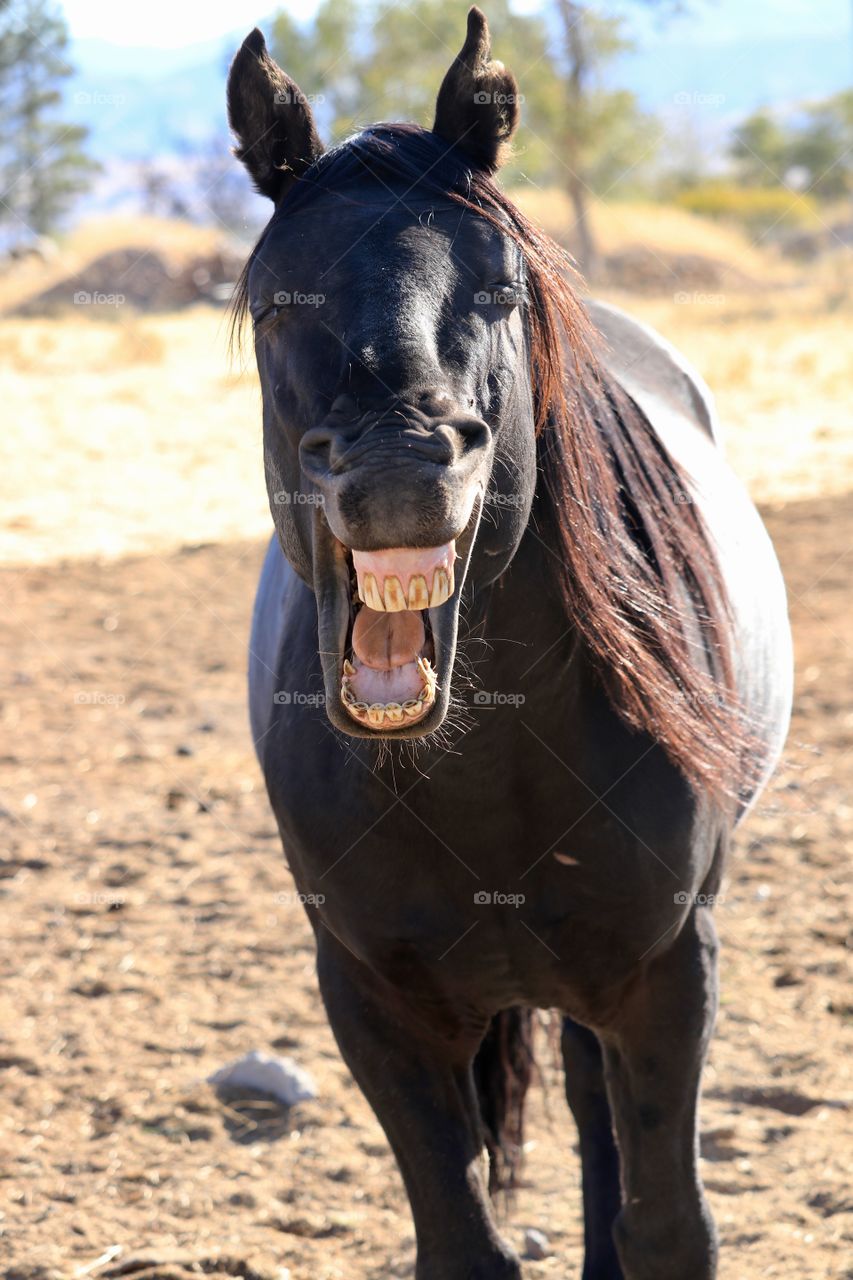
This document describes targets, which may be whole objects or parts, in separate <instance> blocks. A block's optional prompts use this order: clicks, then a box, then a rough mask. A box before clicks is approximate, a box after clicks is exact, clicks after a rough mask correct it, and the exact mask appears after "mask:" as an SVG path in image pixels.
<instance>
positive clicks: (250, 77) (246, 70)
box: [228, 27, 323, 201]
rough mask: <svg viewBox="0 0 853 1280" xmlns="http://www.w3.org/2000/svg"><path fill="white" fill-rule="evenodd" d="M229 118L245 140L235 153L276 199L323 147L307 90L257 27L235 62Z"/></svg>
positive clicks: (230, 77)
mask: <svg viewBox="0 0 853 1280" xmlns="http://www.w3.org/2000/svg"><path fill="white" fill-rule="evenodd" d="M228 123H229V124H230V125H231V128H232V130H233V132H234V134H235V135H236V137H237V140H238V142H239V144H240V145H239V146H238V147H235V148H234V154H235V156H236V157H237V159H238V160H242V162H243V164H244V165H245V166H246V168H247V169H248V171H249V175H250V177H251V178H252V181H253V182H254V184H255V187H256V189H257V190H258V191H259V192H260V193H261V195H263V196H269V198H270V199H271V200H276V201H277V200H279V199H280V197H281V196H282V195H283V194H284V192H285V191H286V190H287V189H288V188H289V187H290V186H291V185H292V183H293V182H294V181H295V179H296V178H298V177H299V176H300V175H301V174H302V173H304V172H305V170H306V169H307V168H308V167H309V165H311V164H313V163H314V161H315V160H316V159H317V157H318V156H319V155H322V152H323V144H322V143H321V141H320V139H319V137H318V134H317V129H316V127H315V124H314V117H313V115H312V114H311V108H310V107H309V105H308V102H307V100H306V98H305V95H304V94H303V93H302V92H301V90H300V89H299V87H298V86H297V85H295V84H294V82H293V81H292V80H291V79H290V76H287V75H285V73H284V72H283V71H282V69H281V67H279V66H278V65H277V64H276V63H275V62H274V61H273V59H272V58H271V57H270V55H269V53H268V52H267V46H266V44H265V43H264V37H263V35H262V34H261V32H260V31H259V30H258V28H257V27H255V30H254V31H252V32H251V33H250V34H249V35H248V36H246V39H245V40H244V41H243V43H242V45H241V46H240V49H239V50H238V52H237V55H236V57H235V58H234V61H233V62H232V63H231V70H230V72H229V73H228Z"/></svg>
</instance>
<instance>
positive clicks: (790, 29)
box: [62, 0, 851, 49]
mask: <svg viewBox="0 0 853 1280" xmlns="http://www.w3.org/2000/svg"><path fill="white" fill-rule="evenodd" d="M317 2H318V0H285V2H284V3H276V0H272V3H265V0H204V3H203V4H176V3H175V0H145V3H143V4H116V3H111V2H110V0H64V4H63V6H62V7H63V9H64V11H65V16H66V19H67V22H68V25H69V28H70V30H71V35H72V38H74V39H89V38H93V37H97V38H99V39H101V40H105V41H108V42H109V43H111V44H120V45H133V46H154V47H160V48H172V49H179V48H182V47H184V46H186V45H192V44H197V43H200V42H202V41H206V40H214V39H219V38H222V37H225V36H227V35H230V34H232V33H233V32H241V31H243V30H244V29H245V30H249V29H251V27H253V26H255V25H256V24H257V23H259V22H262V21H263V20H264V19H265V18H266V17H267V16H268V15H269V14H270V13H271V12H274V11H276V10H277V9H279V8H285V9H288V10H289V11H290V12H291V13H293V14H294V15H295V16H297V17H299V18H306V17H308V16H310V14H311V13H312V12H313V10H314V8H316V4H317ZM483 7H484V9H485V11H486V14H487V16H488V0H483ZM537 7H538V6H537V4H536V3H535V2H534V0H519V2H518V8H519V9H524V10H535V9H536V8H537ZM604 7H605V8H606V9H610V10H612V9H613V7H614V6H613V5H605V6H604ZM626 7H627V6H626ZM462 8H467V4H466V0H460V9H462ZM850 15H851V0H747V2H746V3H745V2H744V0H690V3H689V6H688V12H686V13H685V14H684V16H682V17H679V18H676V19H675V20H674V21H671V22H668V23H667V26H666V28H665V30H664V32H663V33H661V32H660V31H657V30H656V35H657V38H658V39H660V38H661V34H663V36H664V38H671V39H677V38H679V37H683V36H684V35H685V34H687V32H688V30H689V33H690V35H691V36H693V37H696V38H703V39H709V40H724V39H729V38H737V39H743V38H760V37H762V36H763V35H772V36H777V37H778V36H799V35H807V34H818V33H824V34H825V33H827V32H832V33H836V34H838V36H839V37H840V38H843V36H844V33H846V32H849V30H850Z"/></svg>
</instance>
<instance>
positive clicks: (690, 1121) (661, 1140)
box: [604, 907, 717, 1280]
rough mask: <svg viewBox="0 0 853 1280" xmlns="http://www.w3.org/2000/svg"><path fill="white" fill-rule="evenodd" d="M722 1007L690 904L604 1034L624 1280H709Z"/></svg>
mask: <svg viewBox="0 0 853 1280" xmlns="http://www.w3.org/2000/svg"><path fill="white" fill-rule="evenodd" d="M716 1007H717V937H716V930H715V928H714V922H713V920H712V918H711V915H710V912H709V911H708V910H707V909H706V908H697V907H694V908H693V911H692V912H691V914H690V916H689V918H688V919H687V921H686V922H685V924H684V926H683V928H682V930H681V933H680V934H679V936H678V938H677V940H676V941H675V943H674V944H673V946H672V947H671V948H670V949H669V950H668V951H667V952H666V953H665V954H664V955H662V956H660V957H658V958H656V959H655V960H654V961H653V962H652V963H651V964H650V965H649V967H648V968H647V969H646V970H645V972H644V974H643V976H642V978H641V979H640V980H638V981H637V983H636V984H635V985H634V987H633V988H632V990H631V993H630V995H629V997H628V999H627V1000H626V1001H625V1002H624V1003H623V1005H622V1007H621V1009H620V1013H619V1017H618V1020H617V1022H616V1024H615V1025H614V1026H612V1027H611V1028H609V1029H608V1031H607V1033H606V1035H605V1037H604V1059H605V1072H606V1079H607V1088H608V1093H609V1096H610V1104H611V1109H612V1112H613V1119H614V1124H615V1128H616V1136H617V1141H618V1144H619V1151H620V1155H621V1165H622V1183H623V1193H624V1194H623V1198H624V1205H623V1208H622V1209H621V1210H620V1212H619V1214H618V1216H617V1218H616V1224H615V1227H614V1238H615V1241H616V1247H617V1250H618V1253H619V1258H620V1260H621V1263H622V1269H623V1271H624V1273H625V1278H626V1280H713V1277H714V1276H715V1275H716V1270H717V1242H716V1233H715V1230H714V1222H713V1219H712V1217H711V1214H710V1211H709V1209H708V1205H707V1202H706V1200H705V1196H704V1193H703V1191H702V1184H701V1182H700V1180H699V1172H698V1154H699V1152H698V1130H697V1111H698V1101H699V1089H700V1079H701V1074H702V1067H703V1064H704V1060H705V1054H706V1052H707V1048H708V1042H709V1039H710V1036H711V1031H712V1028H713V1023H714V1017H715V1014H716Z"/></svg>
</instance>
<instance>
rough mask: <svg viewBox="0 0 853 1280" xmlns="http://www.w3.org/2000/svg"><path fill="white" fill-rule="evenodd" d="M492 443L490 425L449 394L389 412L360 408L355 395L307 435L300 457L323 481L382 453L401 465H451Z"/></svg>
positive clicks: (339, 401) (388, 408)
mask: <svg viewBox="0 0 853 1280" xmlns="http://www.w3.org/2000/svg"><path fill="white" fill-rule="evenodd" d="M490 441H491V431H490V429H489V427H488V425H487V424H486V423H485V422H484V421H483V420H482V419H481V418H478V417H476V415H474V414H467V413H463V412H460V411H459V409H458V407H457V406H455V405H454V404H453V401H452V400H451V398H450V397H449V396H445V395H442V394H438V395H435V396H430V397H426V396H425V397H423V398H421V399H420V401H419V403H418V404H417V405H416V406H415V405H408V404H407V405H400V404H397V405H393V406H387V405H386V407H385V411H384V412H383V411H382V410H379V409H378V410H373V411H371V410H370V409H369V408H367V409H365V406H364V404H363V403H361V402H359V404H358V406H357V407H356V404H355V402H354V401H353V400H352V397H350V396H339V397H338V398H337V399H336V400H335V402H334V404H333V405H332V409H331V412H330V413H329V415H328V417H327V418H326V419H325V421H324V422H322V423H320V424H319V425H318V426H316V427H312V428H311V429H310V430H308V431H306V432H305V434H304V435H303V437H302V441H301V443H300V447H299V456H300V462H301V464H302V468H303V470H304V471H305V472H306V473H307V474H308V475H310V476H311V477H312V479H314V480H316V481H320V480H322V479H323V478H330V477H332V476H339V475H342V474H344V473H345V472H347V471H350V470H352V469H354V468H355V467H358V466H359V465H360V464H361V463H362V462H364V461H365V460H366V459H368V460H371V461H375V460H378V459H379V457H380V456H381V455H385V457H386V459H387V460H388V461H393V462H394V463H395V464H403V463H405V462H406V461H409V462H426V463H432V464H433V465H434V466H438V467H451V466H453V465H454V464H456V463H460V462H462V461H464V460H465V458H466V455H468V454H470V453H471V452H473V451H476V450H481V449H485V448H486V447H487V446H488V445H489V443H490Z"/></svg>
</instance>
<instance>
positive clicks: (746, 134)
mask: <svg viewBox="0 0 853 1280" xmlns="http://www.w3.org/2000/svg"><path fill="white" fill-rule="evenodd" d="M788 146H789V138H788V135H787V134H786V132H785V130H784V129H783V128H782V126H781V125H780V124H779V123H777V121H776V120H775V119H774V118H773V116H772V115H771V114H770V112H769V111H756V112H755V113H754V114H753V115H751V116H749V117H748V118H747V119H746V120H744V121H743V123H742V124H740V125H738V127H737V129H736V130H735V132H734V136H733V138H732V143H731V147H730V148H729V154H730V155H731V157H732V159H733V160H734V162H735V165H736V167H737V172H738V176H739V177H740V180H741V182H743V183H744V185H745V186H749V187H776V186H779V185H781V183H782V182H783V181H784V176H785V171H786V170H787V169H788V167H789V159H788Z"/></svg>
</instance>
